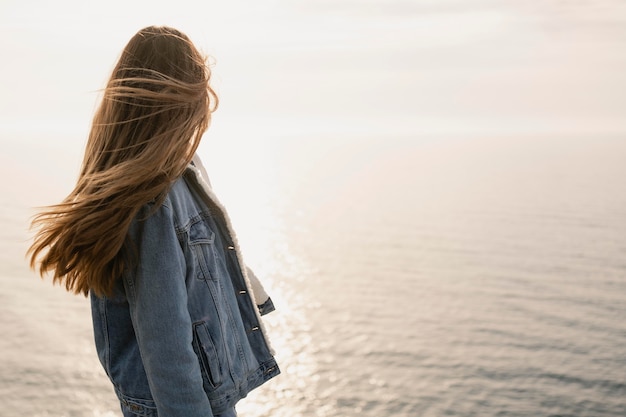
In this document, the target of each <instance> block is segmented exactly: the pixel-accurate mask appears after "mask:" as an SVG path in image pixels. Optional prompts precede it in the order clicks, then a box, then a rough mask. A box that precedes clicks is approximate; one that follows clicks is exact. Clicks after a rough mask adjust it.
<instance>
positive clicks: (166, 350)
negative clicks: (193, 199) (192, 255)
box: [124, 206, 213, 417]
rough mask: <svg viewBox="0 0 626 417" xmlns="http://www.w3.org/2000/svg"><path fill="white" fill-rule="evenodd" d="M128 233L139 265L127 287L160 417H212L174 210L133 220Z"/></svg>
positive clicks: (126, 282)
mask: <svg viewBox="0 0 626 417" xmlns="http://www.w3.org/2000/svg"><path fill="white" fill-rule="evenodd" d="M145 212H146V210H144V211H143V213H145ZM141 215H142V212H140V216H141ZM129 234H130V237H131V239H132V240H133V243H134V245H135V249H136V252H135V253H136V255H137V260H136V264H135V265H134V268H133V269H132V271H133V273H132V274H128V275H127V276H126V279H125V281H124V285H125V287H126V291H127V294H128V301H129V306H130V313H131V320H132V322H133V326H134V329H135V334H136V337H137V343H138V345H139V350H140V354H141V359H142V361H143V366H144V368H145V371H146V375H147V377H148V383H149V386H150V392H151V393H152V397H153V399H154V402H155V403H156V406H157V410H158V414H159V416H164V417H179V416H180V417H182V416H184V417H192V416H193V417H212V416H213V413H212V411H211V405H210V403H209V400H208V398H207V396H206V393H205V392H204V389H203V386H202V375H201V372H200V364H199V362H198V358H197V356H196V354H195V352H194V350H193V346H192V339H193V335H192V323H191V318H190V316H189V310H188V308H187V288H186V285H185V271H186V267H185V259H184V256H183V253H182V249H181V247H180V245H179V243H178V239H177V236H176V231H175V228H174V221H173V214H172V211H171V209H169V208H168V207H166V206H161V207H160V208H159V209H158V210H157V211H156V212H154V213H153V214H152V215H150V216H149V217H148V218H147V219H145V220H143V221H134V222H133V224H132V225H131V229H130V230H129Z"/></svg>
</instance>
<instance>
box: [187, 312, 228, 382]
mask: <svg viewBox="0 0 626 417" xmlns="http://www.w3.org/2000/svg"><path fill="white" fill-rule="evenodd" d="M193 347H194V350H195V351H196V354H197V355H198V360H199V361H200V369H201V371H202V379H203V380H204V382H205V383H208V384H209V386H210V387H211V388H213V389H215V388H217V387H219V386H220V385H221V384H222V367H221V365H220V362H219V359H218V356H217V349H216V348H215V344H214V343H213V339H212V338H211V334H210V333H209V328H208V326H207V324H206V323H205V322H200V323H195V324H194V325H193Z"/></svg>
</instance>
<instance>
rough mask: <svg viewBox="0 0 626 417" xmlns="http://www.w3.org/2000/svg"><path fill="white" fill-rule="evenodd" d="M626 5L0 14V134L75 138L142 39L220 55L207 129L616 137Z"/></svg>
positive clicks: (526, 1) (312, 3)
mask: <svg viewBox="0 0 626 417" xmlns="http://www.w3.org/2000/svg"><path fill="white" fill-rule="evenodd" d="M625 4H626V3H625V2H623V1H621V0H605V1H603V0H587V1H576V2H574V1H558V0H534V1H531V0H509V1H505V0H499V1H487V0H457V1H451V0H433V1H419V0H414V1H408V0H404V1H403V0H358V1H357V0H332V1H331V0H271V1H263V0H233V1H172V0H168V1H154V0H153V1H130V0H126V1H119V0H109V1H106V2H98V3H95V2H75V1H73V0H72V1H68V0H60V1H54V2H49V1H24V0H20V1H15V0H1V2H0V35H1V37H0V56H2V61H3V63H2V65H0V75H1V78H2V86H1V90H0V133H2V132H5V133H6V132H12V131H15V130H21V129H27V130H29V131H32V130H37V131H39V130H41V131H49V130H50V129H53V130H61V131H64V130H68V129H69V130H74V131H76V130H79V131H84V130H86V129H87V126H88V124H89V122H90V118H91V115H92V113H93V110H94V106H95V103H96V99H97V94H96V90H98V89H99V88H101V87H102V86H103V84H104V82H105V80H106V78H107V77H108V75H109V71H110V70H111V69H112V66H113V64H114V62H115V60H116V59H117V56H118V54H119V52H120V50H121V48H122V47H123V46H124V44H125V43H126V42H127V41H128V39H130V37H131V36H132V35H133V34H134V33H135V32H136V31H137V30H138V29H140V28H141V27H143V26H147V25H150V24H166V25H171V26H175V27H177V28H179V29H181V30H182V31H184V32H186V33H187V34H189V35H190V37H191V38H192V40H193V41H194V42H195V43H196V44H197V45H198V46H199V47H200V48H201V49H202V50H204V51H205V52H206V53H208V54H210V55H211V56H213V57H214V58H215V61H216V65H215V67H214V68H213V70H214V76H215V86H216V88H217V90H218V93H219V94H220V97H221V100H222V102H221V108H220V109H219V112H218V113H216V115H215V118H214V127H215V128H216V129H223V130H225V131H226V130H228V131H231V132H242V131H243V132H249V133H253V132H257V131H264V132H276V133H280V134H289V133H297V134H318V133H354V134H360V133H374V134H379V133H382V134H413V133H421V132H444V133H445V132H501V131H505V132H544V131H548V132H551V131H558V132H579V131H584V132H597V131H599V132H616V131H617V132H625V131H626V117H625V116H626V77H625V76H624V74H626V6H625Z"/></svg>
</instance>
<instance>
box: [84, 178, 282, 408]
mask: <svg viewBox="0 0 626 417" xmlns="http://www.w3.org/2000/svg"><path fill="white" fill-rule="evenodd" d="M128 237H129V239H130V241H132V242H133V245H131V247H134V249H133V250H134V254H135V256H136V259H137V261H136V262H135V263H134V264H133V267H132V268H131V269H129V270H127V271H126V272H125V273H124V275H123V277H122V279H120V280H119V282H118V285H117V287H116V290H115V295H114V296H112V297H97V296H95V295H94V294H91V305H92V317H93V325H94V336H95V342H96V349H97V352H98V357H99V359H100V362H101V363H102V366H103V367H104V369H105V371H106V373H107V375H108V376H109V378H110V380H111V382H112V383H113V386H114V389H115V393H116V394H117V396H118V398H119V400H120V403H121V407H122V411H123V414H124V415H125V416H157V415H158V416H160V417H178V416H184V417H194V416H198V417H200V416H203V417H208V416H213V415H216V414H220V413H222V412H224V411H226V410H229V409H232V407H234V405H235V404H236V402H237V401H238V400H240V399H241V398H243V397H245V396H246V395H247V394H248V392H250V391H251V390H252V389H254V388H256V387H258V386H259V385H261V384H263V383H264V382H265V381H267V380H268V379H270V378H272V377H274V376H276V375H278V374H279V373H280V371H279V368H278V366H277V364H276V361H275V359H274V357H273V352H272V349H271V347H270V344H269V342H268V341H267V338H266V335H265V332H264V327H263V323H262V322H261V317H260V315H261V314H264V313H266V312H269V311H271V310H273V305H272V302H271V300H270V299H269V298H267V299H265V297H267V296H266V294H265V293H264V290H262V287H261V289H258V288H259V287H258V286H256V285H255V286H254V287H255V288H256V289H257V291H256V294H255V293H253V285H252V283H251V279H253V278H255V277H254V276H253V275H251V271H249V270H247V269H246V267H245V266H244V264H243V262H242V258H241V252H240V250H239V245H238V244H237V241H236V238H235V235H234V233H233V232H232V227H231V224H230V221H229V219H228V216H227V214H226V211H225V210H224V208H223V207H222V206H221V205H220V203H219V202H218V201H217V199H216V198H215V196H214V195H213V193H212V191H211V190H210V188H209V187H208V185H207V184H206V183H205V182H203V180H202V177H201V174H200V171H199V170H198V169H196V168H195V167H193V166H190V167H189V168H188V169H187V171H186V172H185V174H184V175H183V177H181V178H180V179H179V180H178V181H177V182H175V183H174V185H173V187H172V188H171V190H170V191H169V193H168V195H167V197H166V198H165V200H164V202H163V203H162V204H161V205H160V206H158V207H155V205H154V203H149V204H146V205H145V206H144V207H143V208H142V209H141V211H140V212H139V214H138V215H137V217H136V218H135V219H134V220H133V223H132V224H131V227H130V229H129V232H128ZM259 293H261V294H259Z"/></svg>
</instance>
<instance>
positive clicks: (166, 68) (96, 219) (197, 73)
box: [28, 26, 218, 295]
mask: <svg viewBox="0 0 626 417" xmlns="http://www.w3.org/2000/svg"><path fill="white" fill-rule="evenodd" d="M210 75H211V74H210V70H209V68H208V66H207V62H206V58H205V57H204V56H202V55H201V54H200V53H199V52H198V50H197V49H196V48H195V47H194V45H193V44H192V43H191V41H190V40H189V38H188V37H187V36H186V35H184V34H182V33H181V32H179V31H177V30H175V29H172V28H168V27H154V26H152V27H147V28H144V29H142V30H140V31H139V32H138V33H137V34H136V35H135V36H134V37H133V38H132V39H131V40H130V41H129V43H128V44H127V45H126V47H125V48H124V50H123V52H122V55H121V57H120V59H119V61H118V63H117V65H116V66H115V68H114V70H113V73H112V75H111V78H110V79H109V81H108V84H107V86H106V88H105V89H104V93H103V97H102V102H101V104H100V107H99V108H98V110H97V111H96V113H95V115H94V118H93V123H92V126H91V131H90V133H89V139H88V141H87V146H86V149H85V156H84V160H83V164H82V168H81V171H80V175H79V177H78V181H77V184H76V187H75V188H74V190H73V191H72V192H71V193H70V194H69V195H68V196H67V198H65V200H63V202H61V203H60V204H57V205H54V206H51V207H48V208H47V209H46V210H45V211H43V212H41V213H39V214H37V215H36V216H35V217H34V220H33V227H34V228H36V229H38V230H37V233H36V235H35V239H34V243H33V245H32V246H31V247H30V249H29V251H28V254H29V255H30V262H31V267H32V268H36V264H37V262H38V261H39V262H40V264H39V273H40V274H41V275H42V276H43V275H44V274H45V273H46V272H48V271H53V273H54V275H53V282H54V283H60V284H64V285H65V288H66V289H67V290H68V291H71V292H74V293H76V294H78V293H82V294H84V295H87V294H88V292H89V291H90V290H91V291H93V292H94V293H95V294H97V295H110V294H111V293H112V292H113V288H114V285H115V281H116V280H117V279H118V278H119V277H120V275H121V273H122V272H123V270H124V268H125V267H126V266H127V265H125V264H126V263H128V261H127V259H126V257H125V256H124V255H123V253H122V249H123V248H124V246H125V240H126V234H127V232H128V228H129V226H130V223H131V221H132V219H133V218H134V217H135V216H136V215H137V213H138V211H139V209H140V208H141V207H142V206H143V205H144V204H146V203H147V202H150V201H156V202H157V203H160V202H162V201H163V199H164V198H165V196H166V194H167V192H168V190H169V188H170V186H171V185H172V183H173V182H174V181H175V180H176V179H177V178H178V177H180V176H181V175H182V173H183V172H184V170H185V167H186V166H187V165H188V164H189V162H190V161H191V159H192V157H193V155H194V153H195V151H196V149H197V147H198V145H199V142H200V138H201V136H202V134H203V133H204V132H205V131H206V129H207V128H208V125H209V122H210V119H211V113H212V112H213V111H214V110H215V109H216V108H217V103H218V100H217V96H216V95H215V92H214V91H213V90H212V89H211V87H210V85H209V81H210Z"/></svg>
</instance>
